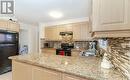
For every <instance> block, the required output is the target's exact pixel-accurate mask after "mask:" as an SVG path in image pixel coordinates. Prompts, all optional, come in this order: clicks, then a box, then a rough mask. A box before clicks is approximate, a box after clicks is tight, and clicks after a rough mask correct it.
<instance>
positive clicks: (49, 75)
mask: <svg viewBox="0 0 130 80" xmlns="http://www.w3.org/2000/svg"><path fill="white" fill-rule="evenodd" d="M12 76H13V77H12V80H91V79H86V78H81V77H78V76H75V75H70V74H66V73H64V72H60V71H55V70H52V69H49V68H43V67H38V66H35V65H31V64H28V63H23V62H19V61H15V60H12Z"/></svg>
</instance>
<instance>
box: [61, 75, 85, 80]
mask: <svg viewBox="0 0 130 80" xmlns="http://www.w3.org/2000/svg"><path fill="white" fill-rule="evenodd" d="M62 80H83V79H82V78H79V77H76V76H72V75H68V74H63V79H62Z"/></svg>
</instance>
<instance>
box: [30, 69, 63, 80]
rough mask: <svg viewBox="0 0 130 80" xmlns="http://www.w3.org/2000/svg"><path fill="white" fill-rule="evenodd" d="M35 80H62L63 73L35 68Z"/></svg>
mask: <svg viewBox="0 0 130 80" xmlns="http://www.w3.org/2000/svg"><path fill="white" fill-rule="evenodd" d="M32 72H33V80H61V73H60V72H56V71H52V70H48V69H44V68H39V67H33V71H32Z"/></svg>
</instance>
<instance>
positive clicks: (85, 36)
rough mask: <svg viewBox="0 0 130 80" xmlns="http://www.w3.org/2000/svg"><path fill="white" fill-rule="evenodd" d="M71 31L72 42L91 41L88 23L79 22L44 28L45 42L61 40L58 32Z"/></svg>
mask: <svg viewBox="0 0 130 80" xmlns="http://www.w3.org/2000/svg"><path fill="white" fill-rule="evenodd" d="M65 31H72V32H73V39H74V41H85V40H90V39H91V33H90V31H89V23H88V22H79V23H72V24H65V25H58V26H49V27H46V28H45V37H46V40H58V41H59V40H61V39H62V37H61V36H60V35H59V33H60V32H65Z"/></svg>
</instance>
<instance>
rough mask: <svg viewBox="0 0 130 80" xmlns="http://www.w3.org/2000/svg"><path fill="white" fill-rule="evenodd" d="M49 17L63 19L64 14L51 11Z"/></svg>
mask: <svg viewBox="0 0 130 80" xmlns="http://www.w3.org/2000/svg"><path fill="white" fill-rule="evenodd" d="M49 15H50V16H51V17H53V18H62V17H63V14H62V13H61V12H59V11H51V12H50V13H49Z"/></svg>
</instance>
